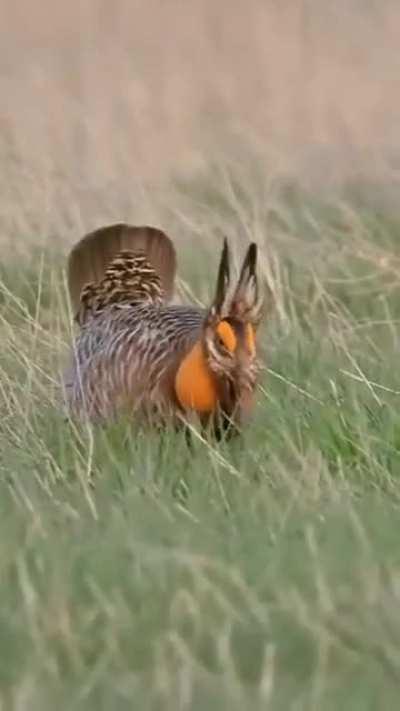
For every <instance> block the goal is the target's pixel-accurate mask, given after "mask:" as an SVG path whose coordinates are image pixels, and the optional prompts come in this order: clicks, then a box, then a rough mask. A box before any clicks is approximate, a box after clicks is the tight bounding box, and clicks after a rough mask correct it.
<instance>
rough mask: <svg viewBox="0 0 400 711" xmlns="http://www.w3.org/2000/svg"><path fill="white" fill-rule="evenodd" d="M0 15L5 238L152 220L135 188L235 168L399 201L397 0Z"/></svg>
mask: <svg viewBox="0 0 400 711" xmlns="http://www.w3.org/2000/svg"><path fill="white" fill-rule="evenodd" d="M0 13H1V28H2V38H1V43H0V92H1V97H2V101H1V105H0V158H1V164H0V165H1V167H0V189H1V211H0V228H1V239H2V241H3V243H4V242H6V241H9V240H10V239H12V240H14V237H15V236H18V237H19V236H25V237H26V236H28V234H29V235H30V236H31V238H32V239H37V240H39V241H40V240H42V241H43V240H48V239H49V238H51V239H54V238H56V237H57V238H58V237H60V238H61V237H62V238H65V239H67V240H72V239H75V238H76V236H77V234H79V232H80V231H81V230H86V229H90V228H92V227H95V226H97V225H98V224H100V223H101V222H102V221H104V220H106V221H107V220H112V219H121V220H122V219H128V218H131V219H132V218H133V219H139V220H140V219H141V218H144V219H145V218H148V217H151V215H152V212H153V207H150V208H149V202H148V195H149V194H150V195H153V196H156V195H157V194H158V193H157V191H162V189H163V187H162V186H164V185H166V184H171V180H176V179H179V180H184V181H187V180H191V179H192V178H193V177H194V176H198V175H200V174H202V173H204V172H206V171H207V170H209V169H210V166H211V165H213V164H215V163H219V164H225V165H229V164H230V162H234V161H237V162H238V164H243V162H246V160H249V162H252V163H253V164H254V162H257V164H258V165H259V166H261V168H262V171H263V172H264V175H266V176H269V177H270V178H271V180H274V181H279V180H287V179H289V180H294V181H298V182H299V183H300V184H302V185H303V186H304V187H306V188H307V189H311V190H332V189H337V188H338V187H339V188H340V186H342V185H344V184H348V183H349V182H354V181H356V182H357V181H359V182H362V181H364V182H367V183H368V184H370V185H372V186H375V185H377V184H379V185H381V186H382V185H385V191H384V193H385V195H390V194H391V195H392V196H393V198H394V199H393V204H394V207H395V206H396V204H397V200H396V193H397V183H398V176H399V165H400V130H399V126H400V124H399V119H400V113H399V110H400V100H399V95H400V92H399V89H400V53H399V37H400V6H399V3H398V0H335V2H329V1H328V0H290V1H289V0H279V2H278V1H277V0H247V1H244V0H235V2H234V3H228V2H222V1H221V0H220V1H219V2H216V1H215V0H189V1H188V0H187V1H186V2H185V1H184V0H115V2H111V1H110V0H79V1H78V0H70V1H69V2H68V3H60V2H58V3H54V2H50V0H40V1H39V2H36V3H34V2H33V1H32V0H13V1H11V0H0ZM149 191H150V192H149ZM151 191H152V192H151ZM372 192H374V191H372ZM146 196H147V197H146ZM152 199H153V198H151V200H152ZM146 200H147V203H146ZM139 204H140V207H138V205H139Z"/></svg>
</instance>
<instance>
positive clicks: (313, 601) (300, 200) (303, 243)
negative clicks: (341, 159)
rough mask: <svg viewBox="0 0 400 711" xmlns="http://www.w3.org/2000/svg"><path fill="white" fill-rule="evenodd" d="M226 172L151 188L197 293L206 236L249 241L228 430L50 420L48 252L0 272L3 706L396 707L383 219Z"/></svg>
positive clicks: (390, 356)
mask: <svg viewBox="0 0 400 711" xmlns="http://www.w3.org/2000/svg"><path fill="white" fill-rule="evenodd" d="M224 175H225V179H223V174H222V173H218V170H212V171H210V173H209V174H208V175H206V176H205V177H204V179H201V180H200V179H199V180H197V181H195V182H193V181H192V182H191V183H182V182H181V183H180V184H175V185H174V186H172V187H171V191H173V196H174V205H175V207H176V210H175V213H174V215H173V216H171V214H167V212H165V214H164V218H165V222H164V223H162V224H165V223H167V224H168V225H169V226H170V229H171V231H172V233H173V234H176V235H177V240H178V245H179V256H180V264H181V272H180V273H181V277H182V278H183V280H184V281H182V282H181V283H180V293H181V294H185V293H186V294H187V292H188V287H187V285H190V287H191V288H192V289H193V292H194V294H195V296H196V297H197V298H199V299H201V300H203V301H204V300H206V298H207V295H208V294H209V293H210V289H211V288H212V287H213V278H214V271H215V269H216V256H215V254H216V244H217V243H218V242H217V237H218V235H220V233H221V231H224V232H226V233H227V234H228V236H230V237H232V238H234V239H235V238H236V244H237V246H238V247H239V246H240V247H241V249H243V246H244V240H245V239H247V238H248V236H249V235H250V234H251V235H254V237H255V238H256V239H257V240H258V241H259V243H260V245H261V249H262V257H263V258H262V265H261V269H262V273H263V275H264V277H268V279H269V281H270V283H271V285H272V287H273V290H274V294H275V300H276V305H275V310H274V312H273V315H271V317H270V319H269V320H268V321H267V322H266V323H265V324H264V325H263V329H262V336H261V340H262V344H261V345H262V351H263V358H264V359H265V363H266V369H265V371H264V375H263V382H262V388H261V390H260V393H259V403H258V406H257V411H256V413H255V415H254V421H253V422H252V423H251V425H250V426H249V427H248V429H247V430H246V432H245V433H244V435H243V439H241V440H237V441H235V442H232V443H230V444H221V445H220V446H215V445H214V444H213V443H207V442H204V441H201V439H200V438H195V447H194V453H193V454H192V455H189V453H188V451H187V449H186V447H185V443H184V440H183V438H182V437H181V436H179V435H176V434H173V433H167V434H166V436H165V439H164V441H163V443H162V446H160V443H159V441H158V440H157V438H156V437H155V436H154V435H151V434H143V433H137V432H132V431H131V430H130V429H129V425H128V423H118V425H115V426H113V427H110V428H109V429H104V430H101V429H99V430H96V429H93V430H92V429H85V428H83V429H82V428H81V429H80V428H79V427H76V426H74V425H72V424H71V423H68V422H66V421H65V418H64V415H63V413H62V411H61V409H60V407H59V404H58V397H59V392H58V378H59V373H60V372H61V371H62V368H63V365H64V364H65V361H66V357H67V355H68V346H69V343H70V339H71V326H70V319H69V316H68V311H67V308H66V298H65V289H64V286H63V284H64V282H63V271H62V270H63V268H64V266H65V253H66V250H65V249H64V251H63V250H62V249H61V248H59V247H58V246H57V248H56V249H50V248H48V249H47V250H44V251H43V250H32V252H29V251H26V253H25V256H24V257H18V260H17V259H13V257H12V255H11V254H10V256H9V257H8V258H7V260H4V261H3V263H2V265H1V287H0V288H1V306H0V341H1V351H0V407H1V418H0V471H1V496H0V508H1V516H0V559H1V567H0V570H1V586H0V690H1V691H0V698H1V701H2V706H1V708H3V709H12V708H15V709H29V711H35V710H37V711H39V710H40V711H47V710H48V711H50V710H51V711H53V709H55V708H57V709H59V710H60V711H62V710H64V709H73V710H74V711H78V710H79V709H85V710H86V709H87V710H90V709H93V710H94V709H96V711H97V710H98V709H104V710H107V711H109V710H110V709H113V711H114V710H115V711H119V710H121V711H122V710H123V709H132V708H134V709H140V710H141V711H144V710H145V709H149V710H150V709H152V710H153V709H160V710H161V709H163V710H164V709H171V710H172V709H173V710H174V711H176V710H178V709H182V710H184V709H190V710H193V711H195V710H198V709H207V711H212V710H213V709H215V710H216V709H238V711H239V709H240V710H242V709H252V710H256V709H282V710H284V711H288V710H289V709H290V710H292V709H293V711H294V710H295V711H300V710H303V709H304V711H310V710H311V709H314V710H315V711H329V710H332V711H337V709H346V710H347V709H348V710H349V711H353V710H354V711H356V710H360V711H367V709H378V708H379V709H394V708H395V707H396V705H397V700H398V688H399V683H400V622H399V615H398V609H399V603H400V553H399V528H400V509H399V503H400V500H399V499H400V497H399V493H400V488H399V481H398V477H399V472H400V457H399V448H400V417H399V407H398V402H399V396H400V369H399V367H398V353H399V329H398V323H399V313H400V294H399V284H400V253H399V236H400V223H399V222H397V221H396V219H395V218H394V217H391V216H390V214H389V212H384V211H382V210H379V209H378V208H377V207H371V203H372V201H370V200H368V199H365V198H364V197H360V194H358V195H357V194H356V191H354V190H353V191H349V192H347V193H346V194H342V195H341V196H339V195H337V196H336V197H335V198H334V199H332V200H330V201H328V200H326V199H325V200H323V199H322V198H321V199H318V200H317V199H316V198H311V197H310V195H308V194H305V193H302V192H301V191H299V190H298V189H296V188H295V187H293V186H291V187H290V186H289V187H288V186H287V187H286V188H283V187H282V186H281V187H276V188H275V189H272V188H271V184H270V182H269V181H268V180H267V179H265V176H264V178H263V177H262V176H261V177H260V176H258V178H257V180H256V179H254V180H253V183H252V184H251V186H249V184H248V182H247V181H246V180H245V179H244V177H243V175H242V174H241V173H238V174H237V175H236V174H235V173H233V174H232V173H230V174H229V180H228V177H227V174H224ZM253 178H254V176H253ZM171 195H172V193H171ZM171 195H170V196H169V198H170V197H171ZM167 197H168V196H165V203H166V204H167V202H168V200H167ZM160 219H161V218H160ZM200 234H206V235H207V239H201V238H200V236H199V235H200ZM184 235H188V236H187V239H184ZM78 236H79V235H77V237H78ZM241 237H243V239H241ZM57 244H58V243H57ZM239 251H240V250H238V252H237V253H239ZM240 253H241V252H240ZM205 275H207V276H206V277H205ZM185 298H187V297H185Z"/></svg>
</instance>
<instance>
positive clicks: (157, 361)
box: [64, 223, 264, 439]
mask: <svg viewBox="0 0 400 711" xmlns="http://www.w3.org/2000/svg"><path fill="white" fill-rule="evenodd" d="M230 262H231V258H230V249H229V246H228V241H227V239H226V238H224V240H223V246H222V252H221V255H220V260H219V267H218V272H217V280H216V288H215V292H214V297H213V299H212V301H211V303H210V305H209V306H208V307H206V308H201V307H199V306H197V305H181V304H174V303H172V296H173V291H174V283H175V276H176V263H177V258H176V250H175V247H174V245H173V242H172V240H171V239H170V237H168V236H167V234H166V233H165V232H163V231H162V230H161V229H158V228H156V227H150V226H143V227H141V226H133V225H129V224H125V223H119V224H113V225H108V226H106V227H101V228H98V229H96V230H94V231H93V232H90V233H89V234H87V235H85V236H84V237H83V238H81V239H80V240H79V241H78V242H77V243H76V244H75V245H74V246H73V248H72V249H71V251H70V253H69V256H68V263H67V283H68V290H69V296H70V303H71V309H72V315H73V318H74V320H75V321H76V323H77V326H78V329H79V331H78V334H77V336H76V338H75V340H74V342H73V347H72V354H71V364H70V368H69V370H68V373H67V375H66V377H65V380H64V388H65V389H64V392H65V397H66V402H67V408H68V411H69V413H70V415H71V416H72V417H76V418H78V419H80V420H82V419H85V420H87V421H89V422H91V423H98V422H109V421H114V420H115V419H118V417H120V416H121V415H123V414H128V415H129V416H132V417H133V418H137V421H138V422H140V423H142V424H145V425H149V426H155V427H159V428H165V427H166V426H167V425H168V423H171V424H172V425H173V426H174V427H176V428H179V427H180V426H181V425H182V423H186V425H187V423H188V422H192V421H193V418H194V419H196V420H197V421H198V422H199V424H200V426H201V428H202V431H203V432H204V433H212V434H214V435H215V436H216V437H217V439H220V438H221V437H222V436H223V435H224V434H225V435H226V436H228V435H229V434H230V433H233V432H238V431H240V429H241V427H242V425H243V424H244V423H245V422H246V421H247V420H248V418H249V415H250V414H251V412H252V410H253V407H254V399H255V392H256V389H257V384H258V381H259V373H260V363H259V360H258V357H257V347H256V337H257V331H258V327H259V324H260V321H261V319H262V314H263V304H264V299H263V296H262V295H260V289H259V280H258V277H257V270H256V267H257V245H256V243H255V242H252V243H251V244H249V246H248V248H247V251H246V253H245V256H244V259H243V262H242V266H241V269H240V272H239V276H238V278H237V280H236V283H232V276H231V264H230Z"/></svg>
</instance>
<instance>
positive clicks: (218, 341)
mask: <svg viewBox="0 0 400 711" xmlns="http://www.w3.org/2000/svg"><path fill="white" fill-rule="evenodd" d="M215 340H216V344H217V348H219V349H220V350H221V351H226V350H227V347H226V345H225V343H224V341H223V339H222V338H221V336H220V335H219V334H218V333H217V334H216V336H215Z"/></svg>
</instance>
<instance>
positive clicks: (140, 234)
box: [68, 223, 176, 315]
mask: <svg viewBox="0 0 400 711" xmlns="http://www.w3.org/2000/svg"><path fill="white" fill-rule="evenodd" d="M122 252H129V253H130V254H131V255H135V254H137V255H139V254H141V255H144V257H145V258H146V260H147V262H148V263H149V264H150V266H151V267H153V269H154V272H155V274H156V275H157V277H158V278H159V280H160V283H161V288H162V292H163V297H164V300H165V301H168V300H169V299H170V298H171V296H172V292H173V288H174V280H175V272H176V253H175V249H174V246H173V244H172V242H171V240H170V238H169V237H167V235H166V234H165V233H164V232H162V231H161V230H159V229H156V228H155V227H133V226H130V225H126V224H122V223H121V224H117V225H109V226H107V227H101V228H100V229H97V230H95V231H94V232H90V233H89V234H87V235H85V236H84V237H83V238H82V239H81V240H80V241H79V242H78V243H77V244H76V245H75V246H74V247H73V249H72V250H71V252H70V255H69V259H68V288H69V293H70V298H71V304H72V309H73V312H74V314H75V315H76V314H77V313H78V312H79V309H80V304H81V296H82V292H83V290H84V288H85V287H87V286H88V285H96V284H99V283H100V282H101V281H103V283H104V278H105V277H106V272H107V269H108V268H109V267H110V265H111V263H112V262H113V261H114V260H115V258H118V256H119V255H120V254H121V253H122ZM144 278H145V277H144Z"/></svg>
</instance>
